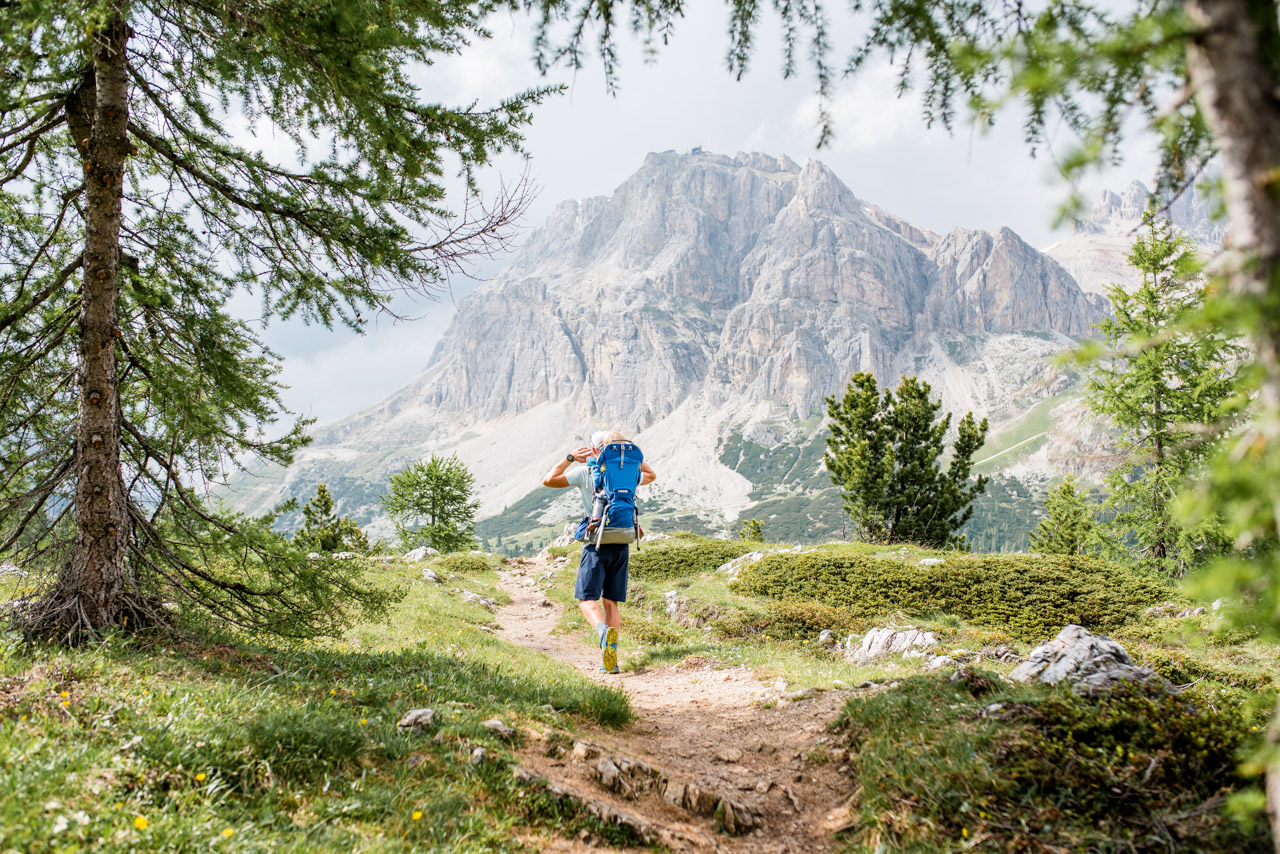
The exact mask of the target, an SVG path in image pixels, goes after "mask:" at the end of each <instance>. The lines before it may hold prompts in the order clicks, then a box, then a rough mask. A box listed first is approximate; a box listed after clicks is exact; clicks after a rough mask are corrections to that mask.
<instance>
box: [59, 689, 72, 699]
mask: <svg viewBox="0 0 1280 854" xmlns="http://www.w3.org/2000/svg"><path fill="white" fill-rule="evenodd" d="M58 696H59V697H61V698H62V699H64V700H65V699H67V698H68V697H70V696H71V694H70V693H68V692H67V691H63V692H62V693H61V694H59V695H58Z"/></svg>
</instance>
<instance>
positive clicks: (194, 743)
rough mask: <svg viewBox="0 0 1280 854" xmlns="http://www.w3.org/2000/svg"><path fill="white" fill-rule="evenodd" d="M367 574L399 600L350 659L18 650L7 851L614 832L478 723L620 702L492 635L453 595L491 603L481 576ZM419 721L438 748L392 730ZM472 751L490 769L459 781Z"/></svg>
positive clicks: (13, 663)
mask: <svg viewBox="0 0 1280 854" xmlns="http://www.w3.org/2000/svg"><path fill="white" fill-rule="evenodd" d="M376 571H377V572H378V573H379V574H380V575H381V577H382V579H383V580H384V581H385V583H387V584H395V585H406V584H407V585H408V595H407V596H406V598H405V599H404V601H403V602H402V603H401V604H400V605H399V606H398V608H397V610H396V612H395V614H394V615H393V617H392V619H390V620H389V621H388V622H387V623H385V624H379V625H360V626H357V627H356V628H355V629H354V630H353V631H352V632H351V633H350V634H349V635H348V636H347V637H346V638H344V639H343V641H341V642H335V643H328V644H311V645H306V646H303V647H298V648H278V647H273V646H271V645H270V644H268V643H267V642H266V641H265V640H263V639H253V638H249V639H238V640H234V641H231V642H229V643H227V644H225V645H221V646H215V647H188V646H183V645H177V644H162V645H159V646H152V647H139V646H136V645H133V644H131V643H129V642H126V641H124V640H123V639H121V640H115V641H112V642H111V643H109V644H107V645H106V646H105V647H102V648H99V649H95V650H86V651H79V652H65V651H56V650H43V649H41V650H34V651H32V650H26V649H23V648H21V647H19V646H17V645H16V641H14V639H13V638H10V639H9V640H8V642H7V644H6V645H5V646H4V648H3V650H2V651H0V850H3V851H30V852H39V851H55V850H57V851H75V850H94V851H127V850H144V851H168V850H172V851H178V850H194V849H202V850H203V849H208V848H210V847H216V848H218V849H219V850H228V851H299V852H301V851H314V850H335V851H399V850H404V849H405V848H407V847H412V848H414V849H415V850H424V851H450V852H453V851H500V850H513V849H516V848H517V847H518V845H517V843H516V842H514V841H513V838H514V834H515V833H517V832H522V833H523V832H537V831H538V829H539V828H543V829H546V828H559V827H564V828H568V829H569V830H570V832H572V830H573V829H574V828H575V827H584V826H589V827H592V829H593V830H594V831H595V832H596V833H600V834H604V835H606V837H607V836H608V835H609V834H611V833H615V832H614V831H607V830H605V829H603V828H600V827H597V826H596V825H595V823H594V822H593V820H587V819H585V818H584V817H582V816H575V815H563V814H561V811H562V809H563V808H562V807H560V806H557V805H555V804H552V803H549V802H546V801H545V800H544V799H542V798H540V797H538V796H537V795H536V794H535V793H533V792H531V791H529V790H526V789H523V788H519V787H517V786H516V785H515V784H514V782H513V779H512V776H511V774H510V769H509V768H508V767H507V761H508V759H509V757H510V746H509V745H507V744H505V743H503V742H501V741H500V740H498V739H497V738H496V737H494V736H493V735H492V734H491V733H490V732H489V731H488V730H486V729H485V728H483V727H481V726H480V723H481V722H482V721H484V720H486V719H488V718H493V717H497V718H500V719H503V720H505V721H507V722H508V723H510V724H512V725H517V724H521V723H524V724H527V725H532V726H533V727H535V728H536V729H538V730H556V729H559V728H572V726H573V725H574V721H576V720H593V721H598V722H601V723H605V724H619V723H622V722H624V721H626V720H627V719H628V718H629V716H630V711H629V708H628V706H627V703H626V699H625V697H624V696H623V695H622V694H621V693H619V692H616V691H612V690H608V689H605V688H601V687H598V686H596V685H594V684H592V683H591V682H589V681H587V680H585V679H583V678H581V677H580V676H579V675H577V674H576V673H574V672H573V671H572V669H571V668H568V667H566V666H563V665H559V664H557V663H556V662H553V661H550V660H548V659H545V658H543V657H540V656H537V655H535V654H533V653H529V652H526V651H524V650H516V649H512V648H511V647H510V646H508V645H506V644H504V643H502V642H501V641H499V640H498V639H497V638H495V637H494V636H493V635H492V634H490V633H489V632H486V631H484V627H485V626H486V625H488V624H489V623H490V622H491V620H492V616H491V615H490V613H489V612H488V611H487V610H485V609H484V608H483V607H480V606H478V605H471V604H466V603H464V602H462V600H461V599H460V598H459V597H458V596H457V595H455V594H453V593H452V592H451V591H450V588H451V587H454V586H458V587H463V588H466V589H471V590H475V591H476V592H479V593H481V594H482V595H485V596H494V595H495V591H494V590H493V588H492V586H491V585H492V582H493V580H494V576H493V573H492V572H488V573H482V574H480V575H478V576H476V577H467V578H457V579H455V580H447V581H446V583H445V584H444V585H434V584H428V583H426V582H424V581H422V580H420V577H419V572H418V570H417V569H416V568H414V567H411V566H405V565H403V564H387V565H384V566H383V567H382V568H379V569H377V570H376ZM64 692H65V696H63V694H64ZM423 706H429V707H431V708H433V709H435V710H436V712H437V715H438V718H437V725H436V727H435V728H434V730H433V731H431V732H426V733H405V732H401V731H399V730H397V728H396V726H395V724H396V721H397V720H398V719H399V717H400V716H401V715H402V714H403V713H404V712H405V711H406V710H408V709H410V708H417V707H423ZM477 745H481V746H484V747H485V748H486V749H487V750H488V751H489V752H490V754H491V755H492V756H493V761H490V762H488V763H484V764H481V765H479V766H473V765H472V764H470V762H469V759H470V756H471V750H472V748H473V747H474V746H477ZM419 813H420V816H419V817H418V818H415V817H414V816H415V815H417V814H419ZM135 822H136V824H135ZM144 823H145V825H146V826H145V827H138V826H137V825H141V824H144ZM228 831H230V833H229V834H228ZM615 835H616V833H615ZM534 848H535V849H536V845H535V846H534Z"/></svg>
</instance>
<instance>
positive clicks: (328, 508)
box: [293, 483, 369, 554]
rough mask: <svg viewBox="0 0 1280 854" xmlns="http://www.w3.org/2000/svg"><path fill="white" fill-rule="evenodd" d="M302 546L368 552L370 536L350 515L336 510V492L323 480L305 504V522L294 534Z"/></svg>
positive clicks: (330, 551) (326, 551)
mask: <svg viewBox="0 0 1280 854" xmlns="http://www.w3.org/2000/svg"><path fill="white" fill-rule="evenodd" d="M293 541H294V542H295V543H297V544H298V547H299V548H302V549H305V550H306V551H308V552H319V553H321V554H333V553H334V552H367V551H369V538H368V537H366V536H365V535H364V532H363V531H361V530H360V526H359V525H357V524H356V521H355V520H354V519H352V518H351V517H350V516H339V515H338V514H337V512H336V511H335V510H334V501H333V493H331V492H330V491H329V487H328V486H327V485H325V484H323V483H321V484H318V485H317V486H316V494H315V495H313V496H312V497H311V499H310V500H309V501H307V503H306V504H304V505H303V507H302V526H301V527H300V528H298V530H297V531H296V532H295V533H294V535H293Z"/></svg>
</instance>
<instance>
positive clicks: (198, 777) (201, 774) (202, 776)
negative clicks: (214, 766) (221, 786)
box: [196, 771, 209, 783]
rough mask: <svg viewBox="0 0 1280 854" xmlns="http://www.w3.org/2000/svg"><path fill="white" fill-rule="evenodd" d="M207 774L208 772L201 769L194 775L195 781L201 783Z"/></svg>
mask: <svg viewBox="0 0 1280 854" xmlns="http://www.w3.org/2000/svg"><path fill="white" fill-rule="evenodd" d="M208 776H209V775H208V774H206V773H204V772H203V771H201V772H200V773H199V774H197V775H196V782H197V783H203V782H204V781H205V778H206V777H208Z"/></svg>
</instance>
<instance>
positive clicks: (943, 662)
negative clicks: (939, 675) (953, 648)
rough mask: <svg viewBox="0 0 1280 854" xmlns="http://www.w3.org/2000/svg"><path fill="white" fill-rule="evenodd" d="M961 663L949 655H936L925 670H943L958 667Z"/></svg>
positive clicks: (926, 665)
mask: <svg viewBox="0 0 1280 854" xmlns="http://www.w3.org/2000/svg"><path fill="white" fill-rule="evenodd" d="M959 664H960V662H958V661H956V660H955V659H954V658H952V657H951V656H949V655H935V656H933V657H932V658H930V659H929V661H928V662H927V663H926V664H925V666H924V669H925V670H941V669H942V668H943V667H956V666H958V665H959Z"/></svg>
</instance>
